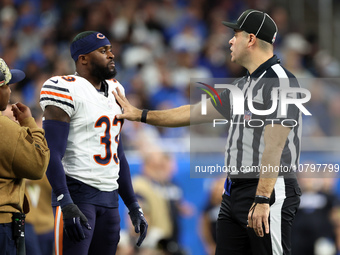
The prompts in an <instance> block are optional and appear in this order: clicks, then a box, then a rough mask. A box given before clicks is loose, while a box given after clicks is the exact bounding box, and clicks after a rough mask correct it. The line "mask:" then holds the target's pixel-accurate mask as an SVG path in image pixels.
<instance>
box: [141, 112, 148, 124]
mask: <svg viewBox="0 0 340 255" xmlns="http://www.w3.org/2000/svg"><path fill="white" fill-rule="evenodd" d="M148 111H149V110H148V109H144V110H143V111H142V117H141V119H140V122H143V123H146V116H147V115H148Z"/></svg>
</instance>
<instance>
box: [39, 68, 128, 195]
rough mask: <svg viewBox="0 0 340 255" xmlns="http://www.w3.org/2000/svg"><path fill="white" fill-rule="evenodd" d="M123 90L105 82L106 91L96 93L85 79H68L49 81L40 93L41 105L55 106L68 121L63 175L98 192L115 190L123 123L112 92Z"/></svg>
mask: <svg viewBox="0 0 340 255" xmlns="http://www.w3.org/2000/svg"><path fill="white" fill-rule="evenodd" d="M117 87H118V88H119V90H120V91H122V92H123V93H124V88H123V86H122V85H121V84H120V83H119V82H118V81H116V80H115V79H112V80H106V84H105V91H101V92H98V91H97V90H96V88H95V87H94V86H93V85H92V84H91V83H89V82H88V81H87V80H86V79H84V78H82V77H80V76H75V75H70V76H55V77H52V78H50V79H48V80H47V81H46V82H45V83H44V85H43V87H42V90H41V94H40V105H41V107H42V109H43V110H45V108H46V106H48V105H54V106H57V107H59V108H61V109H63V110H64V111H65V112H66V113H67V114H68V115H69V116H70V118H71V121H70V132H69V135H68V141H67V148H66V151H65V155H64V157H63V160H62V163H63V166H64V170H65V174H66V175H68V176H70V177H72V178H75V179H77V180H80V181H82V182H85V183H88V184H89V185H90V186H93V187H95V188H97V189H99V190H101V191H112V190H114V189H116V188H118V184H117V179H118V177H119V175H118V174H119V159H118V156H117V148H118V143H119V135H120V131H121V128H122V124H123V120H118V119H116V118H115V116H116V115H117V114H120V113H122V109H121V107H120V106H119V105H118V104H117V103H116V100H115V98H114V96H113V95H112V93H111V91H113V90H116V88H117Z"/></svg>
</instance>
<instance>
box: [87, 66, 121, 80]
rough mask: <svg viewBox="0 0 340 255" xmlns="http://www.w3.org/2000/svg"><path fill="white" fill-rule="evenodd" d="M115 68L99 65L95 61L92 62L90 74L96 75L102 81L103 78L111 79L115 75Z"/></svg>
mask: <svg viewBox="0 0 340 255" xmlns="http://www.w3.org/2000/svg"><path fill="white" fill-rule="evenodd" d="M116 74H117V70H116V67H115V66H113V69H112V68H111V67H109V65H107V66H100V65H98V64H96V63H93V64H92V75H93V76H94V77H97V78H98V79H99V80H101V81H104V80H109V79H112V78H114V77H115V76H116Z"/></svg>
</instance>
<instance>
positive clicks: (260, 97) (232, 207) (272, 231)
mask: <svg viewBox="0 0 340 255" xmlns="http://www.w3.org/2000/svg"><path fill="white" fill-rule="evenodd" d="M223 24H224V25H226V26H227V27H230V28H232V29H233V30H234V32H235V33H234V36H233V38H232V39H231V40H230V41H229V44H230V50H231V60H232V61H233V62H235V63H238V64H239V65H241V66H243V67H245V68H246V69H247V70H248V73H247V75H246V76H245V77H243V78H241V79H238V80H236V81H235V82H234V85H235V86H237V87H238V88H239V89H240V90H241V91H242V92H243V94H244V98H245V102H244V108H245V111H244V114H241V115H240V114H233V109H232V102H231V94H230V91H229V90H225V91H223V92H221V93H220V94H219V96H220V97H221V100H222V104H221V105H219V104H217V106H215V105H214V104H213V103H212V102H211V101H208V102H207V114H206V115H201V114H200V111H201V103H198V104H196V105H191V106H190V105H184V106H181V107H178V108H174V109H169V110H162V111H148V110H139V109H137V108H135V107H133V106H131V105H130V104H129V102H128V101H127V99H126V98H125V97H124V96H123V95H122V94H121V93H120V92H119V91H118V94H116V93H114V94H115V96H116V99H117V100H118V102H119V103H120V105H121V106H122V107H123V108H124V114H121V115H120V116H117V117H118V118H126V119H129V120H133V121H142V122H145V123H148V124H151V125H158V126H166V127H179V126H186V125H190V124H196V123H203V122H210V123H211V122H212V121H213V119H218V118H225V119H228V120H230V121H233V125H230V127H229V132H228V134H229V136H228V140H227V146H226V158H225V163H226V165H227V166H230V167H231V169H237V170H238V171H236V172H233V173H231V174H230V175H229V177H228V178H227V179H226V182H225V192H224V194H223V200H222V204H221V208H220V212H219V217H218V221H217V248H216V255H224V254H228V255H233V254H258V255H268V254H269V255H270V254H291V240H290V238H291V226H292V222H293V219H294V217H295V214H296V211H297V209H298V206H299V203H300V195H301V191H300V188H299V186H298V183H297V180H296V177H295V174H294V172H293V171H292V170H293V169H294V166H297V165H298V163H299V162H298V161H299V157H300V148H301V146H300V143H301V112H300V110H299V109H298V108H297V107H296V106H295V105H292V104H290V105H289V106H288V107H287V109H286V114H285V115H281V114H282V112H281V110H282V109H281V100H280V96H277V95H276V97H275V93H272V91H279V93H278V94H280V91H282V90H283V89H285V90H289V89H290V88H295V89H296V88H299V84H298V82H297V80H296V78H295V77H294V75H293V74H292V73H290V72H289V71H287V70H286V69H285V68H283V67H282V66H281V65H280V61H279V59H278V58H277V57H276V56H275V55H274V54H273V43H274V41H275V37H276V35H277V32H278V31H277V26H276V24H275V22H274V21H273V19H272V18H271V17H270V16H269V15H268V14H267V13H264V12H261V11H257V10H247V11H245V12H243V13H242V14H241V16H240V17H239V18H238V20H237V22H236V23H230V22H223ZM249 90H250V91H251V92H252V93H251V95H252V99H251V101H252V104H253V106H254V108H255V109H257V110H263V111H264V110H268V112H271V113H270V114H268V115H266V116H262V115H260V116H259V115H256V114H254V113H252V112H251V111H250V109H249V108H248V103H247V101H248V99H247V95H248V91H249ZM291 90H292V89H291ZM276 93H277V92H276ZM288 94H289V97H291V98H295V99H299V98H301V95H300V93H288ZM287 97H288V95H287ZM275 103H277V105H276V106H277V107H276V110H275V111H271V110H272V109H274V108H275ZM272 106H273V107H272ZM190 116H191V122H190ZM250 120H253V121H255V120H257V121H259V123H263V125H258V124H257V125H255V123H254V122H253V123H252V125H249V124H250V122H249V121H250ZM282 123H284V125H283V124H282ZM254 126H257V127H254ZM245 169H247V171H244V170H245ZM249 169H250V170H249ZM251 169H255V171H251ZM256 169H260V170H261V171H258V170H256ZM273 169H279V170H282V169H284V170H285V171H273ZM265 170H266V171H265Z"/></svg>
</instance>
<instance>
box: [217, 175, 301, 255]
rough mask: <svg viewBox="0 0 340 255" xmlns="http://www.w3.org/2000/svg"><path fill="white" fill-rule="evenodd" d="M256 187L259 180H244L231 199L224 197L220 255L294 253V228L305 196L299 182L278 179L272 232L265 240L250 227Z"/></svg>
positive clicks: (219, 223)
mask: <svg viewBox="0 0 340 255" xmlns="http://www.w3.org/2000/svg"><path fill="white" fill-rule="evenodd" d="M256 188H257V181H256V182H251V181H250V182H249V181H248V182H247V180H241V181H239V182H235V183H233V184H232V186H231V191H230V196H228V195H226V194H224V195H223V200H222V204H221V208H220V212H219V216H218V220H217V247H216V255H274V254H275V255H279V254H280V255H281V254H283V255H289V254H291V228H292V223H293V219H294V217H295V214H296V212H297V209H298V206H299V204H300V195H301V191H300V188H299V186H298V184H297V181H296V179H284V178H283V177H279V178H278V179H277V181H276V184H275V187H274V191H273V194H272V196H271V201H270V215H269V226H270V231H269V234H264V237H258V236H256V234H255V232H254V230H253V229H252V228H247V219H248V212H249V209H250V207H251V205H252V203H253V202H254V197H255V193H256Z"/></svg>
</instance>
